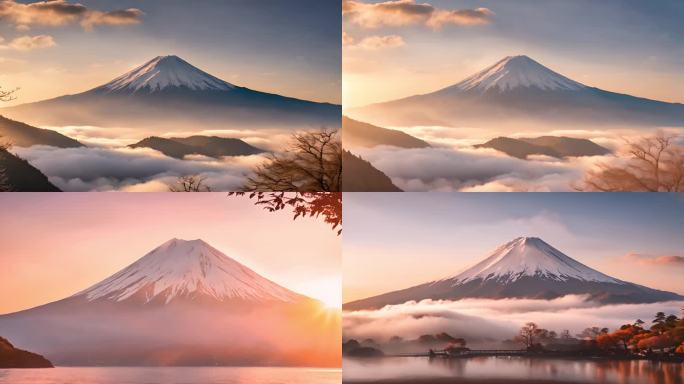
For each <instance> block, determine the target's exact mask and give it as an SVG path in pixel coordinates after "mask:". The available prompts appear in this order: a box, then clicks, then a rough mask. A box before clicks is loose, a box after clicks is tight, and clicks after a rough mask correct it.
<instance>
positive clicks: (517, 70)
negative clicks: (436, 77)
mask: <svg viewBox="0 0 684 384" xmlns="http://www.w3.org/2000/svg"><path fill="white" fill-rule="evenodd" d="M518 87H526V88H539V89H543V90H573V91H574V90H580V89H583V88H586V86H585V85H583V84H581V83H578V82H576V81H574V80H571V79H569V78H567V77H565V76H563V75H561V74H559V73H556V72H554V71H552V70H550V69H549V68H546V67H545V66H543V65H541V64H539V63H538V62H536V61H534V60H532V59H531V58H529V57H528V56H525V55H519V56H507V57H505V58H503V59H501V60H500V61H498V62H497V63H496V64H494V65H492V66H491V67H489V68H486V69H484V70H483V71H481V72H478V73H476V74H475V75H473V76H471V77H469V78H467V79H465V80H463V81H461V82H460V83H458V84H456V85H454V86H451V87H449V88H446V89H447V90H460V91H487V90H490V89H495V90H498V91H499V92H503V91H509V90H512V89H514V88H518Z"/></svg>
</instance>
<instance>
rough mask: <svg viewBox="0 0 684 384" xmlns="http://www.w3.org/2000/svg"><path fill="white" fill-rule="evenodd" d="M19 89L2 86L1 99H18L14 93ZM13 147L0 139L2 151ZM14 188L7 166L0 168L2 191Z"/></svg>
mask: <svg viewBox="0 0 684 384" xmlns="http://www.w3.org/2000/svg"><path fill="white" fill-rule="evenodd" d="M16 91H17V89H13V90H10V91H5V90H4V89H2V87H0V101H4V102H6V101H11V100H14V99H16V97H14V93H15V92H16ZM0 139H2V136H0ZM10 147H11V143H10V142H3V141H0V152H5V151H7V150H8V149H9V148H10ZM12 189H13V188H12V186H11V185H10V182H9V178H8V177H7V170H6V169H5V168H0V192H9V191H11V190H12Z"/></svg>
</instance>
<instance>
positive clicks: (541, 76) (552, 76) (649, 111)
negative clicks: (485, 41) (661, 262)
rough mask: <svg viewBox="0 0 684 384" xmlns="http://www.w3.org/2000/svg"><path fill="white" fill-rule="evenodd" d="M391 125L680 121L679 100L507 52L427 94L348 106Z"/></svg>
mask: <svg viewBox="0 0 684 384" xmlns="http://www.w3.org/2000/svg"><path fill="white" fill-rule="evenodd" d="M349 113H350V114H351V115H352V116H354V117H355V118H358V119H361V120H365V121H371V122H373V123H376V124H385V125H394V126H417V125H441V126H473V127H492V126H496V127H499V126H529V125H533V124H543V125H545V126H548V125H572V126H578V125H581V126H609V127H612V126H618V127H624V126H684V104H679V103H667V102H662V101H656V100H650V99H645V98H640V97H634V96H630V95H626V94H620V93H615V92H609V91H605V90H602V89H599V88H595V87H591V86H588V85H584V84H582V83H580V82H577V81H574V80H572V79H570V78H567V77H565V76H563V75H561V74H559V73H557V72H554V71H552V70H551V69H549V68H547V67H545V66H543V65H541V64H540V63H538V62H536V61H535V60H533V59H531V58H529V57H527V56H508V57H505V58H503V59H502V60H500V61H499V62H497V63H495V64H494V65H492V66H490V67H488V68H485V69H484V70H482V71H481V72H478V73H476V74H474V75H472V76H470V77H468V78H466V79H464V80H463V81H461V82H459V83H457V84H455V85H452V86H449V87H446V88H443V89H441V90H438V91H436V92H433V93H428V94H423V95H416V96H411V97H407V98H403V99H399V100H394V101H389V102H385V103H378V104H372V105H369V106H366V107H361V108H356V109H352V110H351V111H349Z"/></svg>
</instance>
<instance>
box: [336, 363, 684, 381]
mask: <svg viewBox="0 0 684 384" xmlns="http://www.w3.org/2000/svg"><path fill="white" fill-rule="evenodd" d="M343 367H344V368H343V372H344V373H343V379H344V381H345V382H346V383H352V382H364V381H369V382H370V381H385V380H386V381H390V380H394V382H396V383H401V382H404V383H409V382H411V381H413V380H415V381H416V382H429V380H436V381H438V382H444V381H445V380H448V379H454V382H456V379H458V380H464V381H467V382H471V381H480V380H481V381H491V382H497V383H499V382H504V381H511V382H520V383H522V382H527V381H531V380H534V381H539V382H573V383H610V384H613V383H614V384H656V383H660V384H682V383H684V364H681V363H660V362H650V361H615V360H613V361H608V360H602V361H591V360H569V359H545V358H532V359H531V358H526V357H476V358H467V359H441V358H437V359H428V358H423V357H391V358H380V359H345V360H344V364H343ZM399 379H406V380H399Z"/></svg>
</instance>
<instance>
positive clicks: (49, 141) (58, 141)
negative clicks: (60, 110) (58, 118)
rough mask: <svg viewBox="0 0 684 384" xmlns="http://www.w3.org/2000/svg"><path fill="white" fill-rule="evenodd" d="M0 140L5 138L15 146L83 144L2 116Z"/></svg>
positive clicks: (70, 145) (73, 145)
mask: <svg viewBox="0 0 684 384" xmlns="http://www.w3.org/2000/svg"><path fill="white" fill-rule="evenodd" d="M0 140H7V141H9V142H11V143H12V145H16V146H17V147H30V146H32V145H50V146H53V147H59V148H75V147H82V146H83V144H81V143H80V142H78V141H77V140H74V139H72V138H70V137H67V136H64V135H62V134H61V133H59V132H56V131H52V130H49V129H43V128H36V127H33V126H30V125H28V124H25V123H22V122H20V121H14V120H11V119H8V118H6V117H4V116H0Z"/></svg>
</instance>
